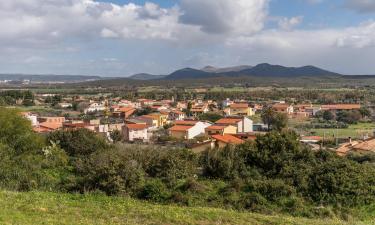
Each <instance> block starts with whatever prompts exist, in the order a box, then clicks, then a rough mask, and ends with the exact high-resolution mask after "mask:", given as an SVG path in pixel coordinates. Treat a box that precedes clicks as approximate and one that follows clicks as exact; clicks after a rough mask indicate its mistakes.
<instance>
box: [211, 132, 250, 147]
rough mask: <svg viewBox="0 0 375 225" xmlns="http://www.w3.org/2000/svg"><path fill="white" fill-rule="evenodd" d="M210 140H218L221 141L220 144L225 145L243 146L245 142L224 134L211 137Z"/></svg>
mask: <svg viewBox="0 0 375 225" xmlns="http://www.w3.org/2000/svg"><path fill="white" fill-rule="evenodd" d="M212 138H214V139H216V140H218V141H221V142H224V143H227V144H236V145H238V144H243V143H245V141H243V140H241V139H239V138H237V137H235V136H233V135H230V134H224V135H213V136H212Z"/></svg>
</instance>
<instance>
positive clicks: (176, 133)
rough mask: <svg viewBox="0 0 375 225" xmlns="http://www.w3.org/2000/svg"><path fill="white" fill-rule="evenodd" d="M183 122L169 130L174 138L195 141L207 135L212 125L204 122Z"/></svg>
mask: <svg viewBox="0 0 375 225" xmlns="http://www.w3.org/2000/svg"><path fill="white" fill-rule="evenodd" d="M182 122H185V121H181V122H179V123H177V124H176V125H175V126H173V127H171V128H169V134H170V135H171V136H172V137H174V138H182V139H193V138H195V137H197V136H199V135H201V134H204V133H205V129H206V128H207V127H209V126H211V125H212V124H211V123H209V122H202V121H186V122H187V123H182Z"/></svg>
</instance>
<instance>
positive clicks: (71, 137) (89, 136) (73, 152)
mask: <svg viewBox="0 0 375 225" xmlns="http://www.w3.org/2000/svg"><path fill="white" fill-rule="evenodd" d="M47 140H48V141H49V142H51V141H52V142H55V143H59V145H60V147H61V148H62V149H64V150H65V151H66V152H67V154H68V155H69V156H71V157H79V158H81V157H85V156H88V155H90V154H92V153H94V152H96V151H100V150H103V149H107V148H109V147H110V146H109V145H108V144H107V142H106V140H105V139H104V138H103V137H101V136H99V135H97V134H95V133H94V132H92V131H90V130H87V129H78V130H68V131H64V130H59V131H55V132H53V133H50V134H49V135H48V137H47Z"/></svg>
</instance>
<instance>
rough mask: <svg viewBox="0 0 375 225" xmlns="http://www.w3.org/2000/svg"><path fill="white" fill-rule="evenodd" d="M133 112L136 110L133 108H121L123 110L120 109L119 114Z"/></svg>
mask: <svg viewBox="0 0 375 225" xmlns="http://www.w3.org/2000/svg"><path fill="white" fill-rule="evenodd" d="M132 110H134V111H135V109H134V108H132V107H121V108H119V109H118V111H119V112H130V111H132Z"/></svg>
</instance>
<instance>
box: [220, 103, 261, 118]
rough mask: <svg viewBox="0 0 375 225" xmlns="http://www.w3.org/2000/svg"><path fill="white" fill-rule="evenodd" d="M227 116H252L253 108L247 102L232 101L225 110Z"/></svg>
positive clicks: (253, 113)
mask: <svg viewBox="0 0 375 225" xmlns="http://www.w3.org/2000/svg"><path fill="white" fill-rule="evenodd" d="M226 113H227V115H228V116H254V115H255V110H254V109H252V108H251V107H250V106H249V104H247V103H234V104H232V105H230V106H229V109H228V110H227V111H226Z"/></svg>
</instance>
